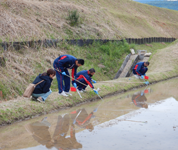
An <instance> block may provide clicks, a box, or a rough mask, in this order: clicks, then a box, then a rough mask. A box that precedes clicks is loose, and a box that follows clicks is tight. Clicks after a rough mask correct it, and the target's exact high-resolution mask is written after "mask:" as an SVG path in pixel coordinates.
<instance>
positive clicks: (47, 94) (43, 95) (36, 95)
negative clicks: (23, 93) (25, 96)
mask: <svg viewBox="0 0 178 150" xmlns="http://www.w3.org/2000/svg"><path fill="white" fill-rule="evenodd" d="M51 93H52V91H51V89H50V90H49V92H47V93H41V94H34V93H33V94H32V96H34V97H42V99H43V101H45V100H46V99H47V97H48V96H49V95H50V94H51Z"/></svg>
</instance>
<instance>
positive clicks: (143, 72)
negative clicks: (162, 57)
mask: <svg viewBox="0 0 178 150" xmlns="http://www.w3.org/2000/svg"><path fill="white" fill-rule="evenodd" d="M147 71H148V68H147V67H144V68H142V69H141V70H140V73H141V75H144V74H145V73H146V72H147ZM133 74H135V75H138V74H137V73H136V71H135V69H133Z"/></svg>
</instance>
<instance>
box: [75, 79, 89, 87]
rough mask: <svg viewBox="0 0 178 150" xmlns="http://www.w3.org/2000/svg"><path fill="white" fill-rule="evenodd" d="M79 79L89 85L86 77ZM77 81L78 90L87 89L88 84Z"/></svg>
mask: <svg viewBox="0 0 178 150" xmlns="http://www.w3.org/2000/svg"><path fill="white" fill-rule="evenodd" d="M79 81H80V82H81V83H83V84H85V85H88V84H87V83H86V82H85V80H84V79H79ZM76 83H77V87H78V90H85V89H86V87H87V86H85V85H83V84H81V83H79V82H77V81H76Z"/></svg>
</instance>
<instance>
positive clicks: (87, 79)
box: [72, 70, 94, 89]
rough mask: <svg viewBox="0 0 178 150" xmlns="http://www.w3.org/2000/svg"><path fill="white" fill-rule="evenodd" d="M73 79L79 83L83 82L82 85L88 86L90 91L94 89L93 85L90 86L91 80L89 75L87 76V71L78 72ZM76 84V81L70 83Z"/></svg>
mask: <svg viewBox="0 0 178 150" xmlns="http://www.w3.org/2000/svg"><path fill="white" fill-rule="evenodd" d="M75 79H76V80H79V81H80V82H82V83H83V82H84V84H87V85H89V86H90V87H91V88H92V89H94V86H93V84H92V82H91V81H92V78H91V77H90V75H89V71H88V70H83V71H80V72H78V73H77V74H76V76H75ZM74 82H75V83H76V82H77V81H72V84H73V83H74ZM80 82H78V83H80Z"/></svg>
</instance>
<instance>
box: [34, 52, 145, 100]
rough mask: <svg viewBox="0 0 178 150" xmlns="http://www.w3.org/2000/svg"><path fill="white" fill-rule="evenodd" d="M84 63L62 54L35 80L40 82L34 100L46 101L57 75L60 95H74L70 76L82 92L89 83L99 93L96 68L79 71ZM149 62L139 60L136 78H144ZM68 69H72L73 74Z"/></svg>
mask: <svg viewBox="0 0 178 150" xmlns="http://www.w3.org/2000/svg"><path fill="white" fill-rule="evenodd" d="M82 65H84V60H83V59H77V58H75V57H74V56H72V55H61V56H59V57H58V58H56V59H55V60H54V63H53V67H54V69H48V70H47V72H45V73H43V74H39V75H38V76H37V77H36V79H35V80H34V82H33V84H37V83H40V84H38V85H37V86H36V87H35V89H34V91H33V93H32V100H37V101H39V102H45V100H46V99H47V97H48V96H49V95H50V94H51V93H52V91H51V90H50V87H51V83H52V81H53V78H54V77H55V76H56V78H57V82H58V89H59V95H62V96H66V97H67V96H69V95H72V94H71V93H70V92H69V91H70V78H72V85H73V86H74V87H75V88H76V89H78V90H79V91H80V92H83V91H85V89H86V87H87V86H88V85H89V86H90V87H91V88H92V89H93V91H94V92H95V93H96V94H98V91H97V90H95V89H94V86H93V83H96V81H95V80H93V79H92V76H93V75H94V74H95V69H94V68H91V69H89V70H83V71H80V72H78V73H77V68H78V67H80V66H82ZM148 65H149V62H139V63H137V64H136V65H135V66H134V68H133V74H134V75H135V76H136V78H141V79H144V76H146V72H147V70H148V68H147V66H148ZM68 69H72V72H71V76H70V74H69V72H68Z"/></svg>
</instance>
